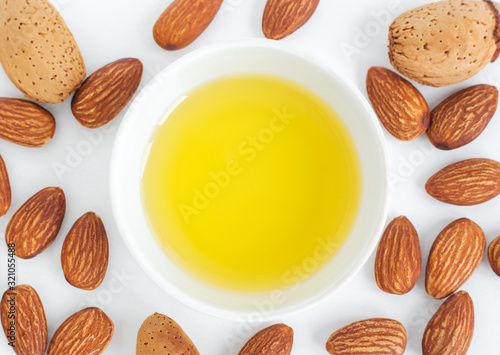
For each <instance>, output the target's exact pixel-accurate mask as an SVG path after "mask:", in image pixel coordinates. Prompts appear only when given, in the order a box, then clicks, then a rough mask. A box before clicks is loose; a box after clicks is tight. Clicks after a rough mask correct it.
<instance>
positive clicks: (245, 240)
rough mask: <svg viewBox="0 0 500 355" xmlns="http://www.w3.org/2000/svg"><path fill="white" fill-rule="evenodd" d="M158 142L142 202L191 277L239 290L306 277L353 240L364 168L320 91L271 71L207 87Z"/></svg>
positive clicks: (172, 118) (192, 96) (185, 103)
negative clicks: (319, 95)
mask: <svg viewBox="0 0 500 355" xmlns="http://www.w3.org/2000/svg"><path fill="white" fill-rule="evenodd" d="M164 118H166V119H163V120H162V121H161V122H160V124H159V127H158V128H157V130H156V132H155V133H154V135H153V137H152V139H151V145H150V150H149V151H148V155H147V157H146V158H145V159H147V160H146V163H145V168H144V171H143V178H142V192H143V204H144V208H145V210H146V214H147V216H148V218H149V222H150V224H151V228H152V230H153V231H154V232H155V234H156V237H157V238H158V240H159V243H160V244H161V245H162V246H163V248H164V250H165V252H166V253H167V255H168V256H169V257H170V258H171V259H173V260H174V262H175V263H177V264H178V265H179V266H180V267H181V268H182V269H183V270H184V271H185V272H186V273H188V274H189V275H190V276H191V277H193V278H195V279H198V280H199V281H201V282H204V283H206V284H209V285H211V286H213V287H216V288H222V289H226V290H231V291H236V292H260V291H269V290H274V289H279V288H283V287H287V286H293V285H294V284H296V283H298V282H300V281H301V280H304V279H306V278H308V277H310V276H311V275H313V274H314V273H315V272H316V271H317V270H319V269H320V268H321V267H322V266H323V265H324V264H325V263H327V262H328V261H329V260H330V259H331V258H332V257H333V256H334V255H335V253H336V251H337V250H338V249H339V248H340V247H341V246H342V245H343V243H344V242H345V240H346V238H347V236H348V234H349V233H350V230H351V228H352V226H353V224H354V221H355V219H356V216H357V212H358V208H359V203H360V197H361V170H360V163H359V159H358V155H357V152H356V148H355V146H354V143H353V141H352V138H351V136H350V134H349V132H348V130H347V128H346V127H345V125H344V123H343V122H342V121H341V119H340V118H339V117H338V116H337V114H336V113H335V112H334V111H333V110H332V109H331V108H330V107H329V105H327V104H326V103H325V102H324V101H323V100H322V99H321V98H320V97H318V96H317V95H316V94H315V93H313V92H311V91H310V90H308V89H307V88H305V87H302V86H300V85H298V84H296V83H294V82H291V81H288V80H285V79H282V78H279V77H274V76H267V75H256V74H248V75H241V76H231V77H227V78H224V79H219V80H217V81H214V82H211V83H208V84H205V85H204V86H202V87H200V88H198V89H196V90H194V91H192V92H191V93H189V94H188V95H187V96H185V97H183V98H181V99H180V100H179V101H178V102H177V103H176V105H174V106H173V107H172V108H171V109H170V110H169V112H167V113H166V114H165V117H164Z"/></svg>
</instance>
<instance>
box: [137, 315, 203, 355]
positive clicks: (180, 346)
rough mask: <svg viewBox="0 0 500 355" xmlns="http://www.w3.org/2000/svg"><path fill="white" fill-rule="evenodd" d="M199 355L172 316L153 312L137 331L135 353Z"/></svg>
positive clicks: (146, 354) (138, 354) (145, 354)
mask: <svg viewBox="0 0 500 355" xmlns="http://www.w3.org/2000/svg"><path fill="white" fill-rule="evenodd" d="M158 354H172V355H174V354H183V355H200V353H199V352H198V349H196V346H195V345H194V344H193V342H192V340H191V339H190V338H189V337H188V336H187V334H186V333H185V332H184V330H182V328H181V326H180V325H179V324H177V323H176V322H175V321H174V320H173V319H172V318H169V317H167V316H165V315H163V314H160V313H155V314H153V315H151V316H149V317H148V318H146V320H145V321H144V322H143V323H142V325H141V328H140V329H139V332H138V333H137V347H136V355H158Z"/></svg>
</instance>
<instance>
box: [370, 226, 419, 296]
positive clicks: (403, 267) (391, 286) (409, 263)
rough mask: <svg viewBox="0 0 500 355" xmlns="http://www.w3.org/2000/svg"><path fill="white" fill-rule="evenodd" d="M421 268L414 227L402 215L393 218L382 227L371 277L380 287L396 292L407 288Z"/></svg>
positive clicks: (401, 293) (404, 290)
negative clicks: (373, 272) (373, 276)
mask: <svg viewBox="0 0 500 355" xmlns="http://www.w3.org/2000/svg"><path fill="white" fill-rule="evenodd" d="M421 269H422V254H421V251H420V242H419V239H418V234H417V231H416V230H415V227H414V226H413V224H412V223H411V222H410V221H409V220H408V218H406V217H404V216H400V217H398V218H395V219H394V220H393V221H392V222H391V223H389V225H388V226H387V228H386V229H385V231H384V234H383V235H382V239H381V240H380V243H379V245H378V249H377V256H376V259H375V280H376V282H377V285H378V287H380V289H381V290H382V291H385V292H387V293H392V294H396V295H403V294H405V293H408V292H410V291H411V290H412V289H413V287H414V286H415V284H416V283H417V280H418V277H419V276H420V271H421Z"/></svg>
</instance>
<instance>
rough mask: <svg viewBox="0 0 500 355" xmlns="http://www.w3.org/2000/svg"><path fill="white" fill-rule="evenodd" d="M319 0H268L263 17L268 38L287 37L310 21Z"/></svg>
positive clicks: (263, 24) (263, 26) (264, 29)
mask: <svg viewBox="0 0 500 355" xmlns="http://www.w3.org/2000/svg"><path fill="white" fill-rule="evenodd" d="M318 4H319V0H268V1H267V4H266V8H265V9H264V17H263V19H262V32H264V35H265V36H266V38H269V39H276V40H278V39H282V38H285V37H287V36H289V35H291V34H292V33H294V32H295V31H297V30H298V29H299V28H301V27H302V26H304V24H305V23H306V22H307V21H309V19H310V18H311V16H312V15H313V14H314V12H315V11H316V8H317V7H318Z"/></svg>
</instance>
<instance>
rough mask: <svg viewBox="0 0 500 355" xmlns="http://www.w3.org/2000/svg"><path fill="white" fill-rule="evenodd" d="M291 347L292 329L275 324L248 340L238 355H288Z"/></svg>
mask: <svg viewBox="0 0 500 355" xmlns="http://www.w3.org/2000/svg"><path fill="white" fill-rule="evenodd" d="M292 346H293V329H292V328H290V327H289V326H287V325H285V324H275V325H272V326H270V327H267V328H265V329H262V330H261V331H260V332H258V333H257V334H255V335H254V336H253V337H252V338H250V340H249V341H248V342H247V343H246V344H245V346H243V348H242V349H241V350H240V352H239V353H238V355H290V353H291V352H292Z"/></svg>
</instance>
